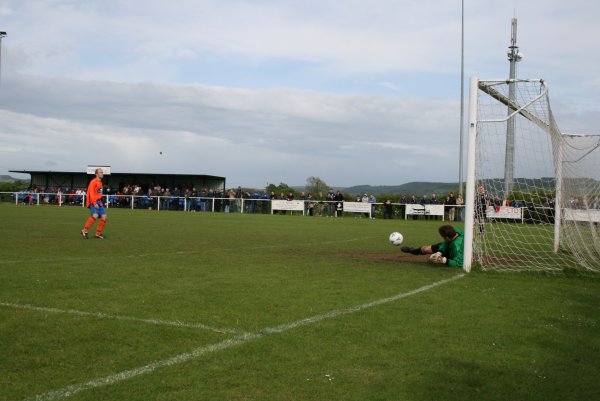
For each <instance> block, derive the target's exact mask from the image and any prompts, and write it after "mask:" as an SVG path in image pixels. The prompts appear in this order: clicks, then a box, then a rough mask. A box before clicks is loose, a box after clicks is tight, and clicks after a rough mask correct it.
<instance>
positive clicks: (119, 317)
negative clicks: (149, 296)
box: [0, 302, 243, 334]
mask: <svg viewBox="0 0 600 401" xmlns="http://www.w3.org/2000/svg"><path fill="white" fill-rule="evenodd" d="M0 306H5V307H9V308H17V309H26V310H31V311H36V312H46V313H62V314H69V315H76V316H85V317H95V318H99V319H116V320H128V321H133V322H141V323H149V324H155V325H163V326H175V327H185V328H192V329H203V330H210V331H215V332H217V333H226V334H240V333H243V331H242V330H237V329H222V328H217V327H212V326H208V325H206V324H202V323H186V322H181V321H178V320H160V319H142V318H139V317H133V316H123V315H113V314H110V313H103V312H85V311H80V310H75V309H58V308H47V307H42V306H34V305H28V304H15V303H11V302H0Z"/></svg>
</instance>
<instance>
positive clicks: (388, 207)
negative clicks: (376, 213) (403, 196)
mask: <svg viewBox="0 0 600 401" xmlns="http://www.w3.org/2000/svg"><path fill="white" fill-rule="evenodd" d="M393 216H394V205H392V201H391V200H390V199H387V200H386V201H385V202H384V203H383V218H384V219H390V220H391V219H392V218H393Z"/></svg>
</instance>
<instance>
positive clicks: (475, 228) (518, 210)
mask: <svg viewBox="0 0 600 401" xmlns="http://www.w3.org/2000/svg"><path fill="white" fill-rule="evenodd" d="M468 154H469V161H468V167H467V191H466V196H467V199H466V205H467V210H466V220H465V229H466V230H465V270H467V271H469V270H470V268H471V265H472V264H476V265H478V266H479V267H480V268H481V269H482V270H516V271H562V270H564V269H566V268H577V269H586V270H591V271H600V228H599V227H600V225H599V223H600V136H593V135H592V136H581V135H572V134H565V133H561V132H560V130H559V128H558V126H557V125H556V122H555V121H554V118H553V115H552V110H551V107H550V102H549V97H548V88H547V86H546V84H545V82H544V81H543V80H504V81H480V80H478V79H476V78H473V79H472V80H471V99H470V111H469V152H468Z"/></svg>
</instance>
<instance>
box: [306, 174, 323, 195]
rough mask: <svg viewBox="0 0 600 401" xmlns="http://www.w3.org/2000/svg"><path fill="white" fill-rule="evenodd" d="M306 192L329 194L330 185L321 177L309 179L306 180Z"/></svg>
mask: <svg viewBox="0 0 600 401" xmlns="http://www.w3.org/2000/svg"><path fill="white" fill-rule="evenodd" d="M305 188H306V192H309V193H311V194H318V193H319V192H327V188H329V187H328V185H327V183H326V182H325V181H323V180H322V179H320V178H319V177H312V176H311V177H308V178H307V179H306V185H305Z"/></svg>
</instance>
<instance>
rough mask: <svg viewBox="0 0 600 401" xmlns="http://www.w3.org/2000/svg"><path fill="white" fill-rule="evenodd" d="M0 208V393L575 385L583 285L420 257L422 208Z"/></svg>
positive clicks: (511, 389)
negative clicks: (311, 213)
mask: <svg viewBox="0 0 600 401" xmlns="http://www.w3.org/2000/svg"><path fill="white" fill-rule="evenodd" d="M86 218H87V213H86V210H85V209H81V208H68V207H62V208H59V207H53V206H45V207H44V206H42V207H24V206H14V205H6V204H4V205H0V244H1V248H0V356H1V358H0V400H34V399H37V400H47V401H48V400H59V399H60V400H62V399H69V400H105V401H110V400H115V401H116V400H140V401H141V400H178V401H181V400H482V399H485V400H584V399H585V400H591V399H598V398H599V397H600V385H598V384H597V377H599V376H600V336H599V335H598V333H599V318H600V314H599V312H600V280H598V279H597V277H596V276H592V277H565V276H561V275H552V276H547V275H541V274H537V275H532V274H509V273H504V274H497V273H496V274H494V273H486V274H483V273H477V272H475V273H471V274H469V275H466V276H462V271H461V270H459V269H452V268H445V267H432V266H429V265H427V264H426V263H425V262H424V260H423V259H419V258H417V259H415V258H412V257H409V256H407V255H403V254H401V253H400V252H399V249H398V248H396V247H393V246H391V245H389V244H388V243H387V236H388V234H389V233H390V232H391V231H400V232H402V233H403V234H404V236H405V243H407V244H408V245H420V244H423V243H431V242H433V241H437V226H438V225H439V224H440V222H431V221H430V222H423V221H412V220H410V221H404V220H394V221H383V220H368V219H364V218H363V219H358V218H357V219H354V218H343V219H333V218H314V217H302V216H289V215H285V216H283V215H275V216H270V215H267V216H264V215H240V214H224V213H221V214H212V213H184V212H160V213H158V212H153V211H146V210H120V209H110V210H109V222H108V224H107V226H106V229H105V233H106V237H107V239H106V240H95V239H89V240H83V239H82V238H81V236H80V233H79V231H80V229H81V226H82V225H83V223H84V222H85V220H86Z"/></svg>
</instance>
